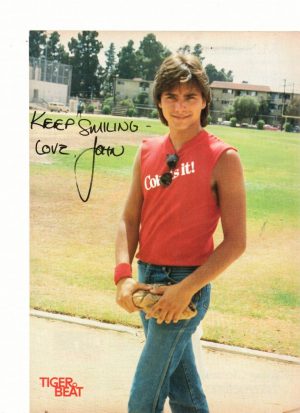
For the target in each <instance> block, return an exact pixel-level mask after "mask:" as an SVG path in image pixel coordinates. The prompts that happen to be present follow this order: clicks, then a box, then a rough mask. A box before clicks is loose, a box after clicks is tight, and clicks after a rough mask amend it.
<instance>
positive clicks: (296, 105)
mask: <svg viewBox="0 0 300 413" xmlns="http://www.w3.org/2000/svg"><path fill="white" fill-rule="evenodd" d="M285 115H288V116H298V117H299V116H300V98H299V97H294V98H293V99H292V100H291V101H290V103H289V104H288V106H287V108H286V111H285ZM290 123H291V124H292V125H296V124H297V125H299V123H300V120H299V119H293V118H292V119H290Z"/></svg>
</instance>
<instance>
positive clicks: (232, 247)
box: [148, 150, 246, 322]
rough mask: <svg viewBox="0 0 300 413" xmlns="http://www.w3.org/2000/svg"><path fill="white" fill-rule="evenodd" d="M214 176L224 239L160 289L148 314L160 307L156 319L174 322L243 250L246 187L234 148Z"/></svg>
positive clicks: (214, 172)
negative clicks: (187, 271)
mask: <svg viewBox="0 0 300 413" xmlns="http://www.w3.org/2000/svg"><path fill="white" fill-rule="evenodd" d="M213 179H214V183H215V185H216V186H217V189H218V198H219V206H220V213H221V223H222V229H223V241H222V242H221V244H220V245H219V246H218V247H217V248H216V249H215V251H214V252H213V253H212V254H211V255H210V257H209V258H208V260H207V261H206V262H205V263H204V264H203V265H201V266H200V267H199V268H198V269H197V270H195V271H194V272H193V273H192V274H191V275H190V276H188V277H187V278H185V279H184V280H183V281H181V282H180V283H178V284H176V285H174V286H171V287H166V288H163V289H161V291H160V292H163V296H162V298H161V299H160V300H159V302H158V303H157V304H156V305H155V306H153V308H152V310H151V312H149V314H148V316H149V317H151V316H152V315H153V314H154V312H155V311H157V310H160V311H161V316H160V318H159V320H158V322H162V321H166V322H170V321H175V322H176V321H177V320H178V317H179V316H180V313H181V312H182V311H183V309H184V308H185V307H186V306H187V305H188V303H189V302H190V300H191V298H192V296H193V295H194V294H195V293H196V292H197V291H199V290H200V289H201V288H202V287H204V286H205V285H207V284H208V283H209V282H211V281H212V280H214V279H215V278H216V277H217V276H218V275H219V274H221V273H222V272H223V271H224V270H225V269H226V268H227V267H228V266H229V265H230V264H231V263H232V262H234V261H235V260H236V259H237V258H238V257H239V256H240V255H241V254H242V253H243V252H244V250H245V247H246V200H245V198H246V197H245V187H244V178H243V170H242V166H241V163H240V159H239V156H238V154H237V153H236V152H235V151H233V150H228V151H226V152H225V153H224V154H223V155H222V156H221V158H220V159H219V161H218V163H217V165H216V167H215V169H214V171H213ZM153 292H159V291H158V290H154V291H153Z"/></svg>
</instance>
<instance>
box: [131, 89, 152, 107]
mask: <svg viewBox="0 0 300 413" xmlns="http://www.w3.org/2000/svg"><path fill="white" fill-rule="evenodd" d="M134 100H135V103H137V104H138V105H148V103H149V95H148V93H147V92H141V93H139V94H138V95H137V96H136V98H135V99H134Z"/></svg>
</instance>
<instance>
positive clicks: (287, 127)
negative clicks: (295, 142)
mask: <svg viewBox="0 0 300 413" xmlns="http://www.w3.org/2000/svg"><path fill="white" fill-rule="evenodd" d="M283 128H284V130H285V131H286V132H293V126H292V125H291V124H290V123H288V122H286V123H285V124H284V125H283Z"/></svg>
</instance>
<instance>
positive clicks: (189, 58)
mask: <svg viewBox="0 0 300 413" xmlns="http://www.w3.org/2000/svg"><path fill="white" fill-rule="evenodd" d="M180 83H187V84H191V85H195V86H196V87H197V88H198V89H199V90H200V91H201V94H202V97H203V99H204V100H205V102H206V106H205V108H204V109H203V110H202V111H201V116H200V120H199V121H200V124H201V126H206V125H207V117H208V107H209V103H210V101H211V92H210V87H209V80H208V77H207V75H206V73H205V71H204V69H203V68H202V65H201V62H200V60H199V59H198V58H197V57H196V56H194V55H187V54H177V55H171V56H169V57H167V58H166V59H165V60H164V61H163V62H162V64H161V66H160V67H159V69H158V71H157V73H156V76H155V79H154V89H153V98H154V103H155V104H156V107H157V110H158V113H159V117H160V120H161V121H162V123H164V124H165V125H168V122H167V121H166V119H165V118H164V115H163V113H162V110H161V108H160V107H159V105H158V103H160V100H161V95H162V93H163V92H166V91H170V90H171V89H173V88H174V87H176V86H178V85H179V84H180Z"/></svg>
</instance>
